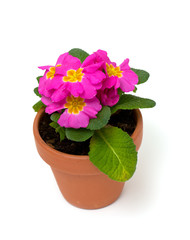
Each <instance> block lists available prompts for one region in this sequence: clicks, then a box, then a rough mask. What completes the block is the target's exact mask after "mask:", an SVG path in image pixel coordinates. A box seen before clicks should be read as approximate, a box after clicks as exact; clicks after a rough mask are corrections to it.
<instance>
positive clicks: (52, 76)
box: [46, 64, 61, 79]
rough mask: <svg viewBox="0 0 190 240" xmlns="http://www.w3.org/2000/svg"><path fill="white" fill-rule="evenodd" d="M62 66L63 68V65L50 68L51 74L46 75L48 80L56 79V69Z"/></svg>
mask: <svg viewBox="0 0 190 240" xmlns="http://www.w3.org/2000/svg"><path fill="white" fill-rule="evenodd" d="M60 66H61V64H57V65H56V66H55V67H50V69H49V72H47V73H46V77H47V79H49V78H50V79H52V78H54V75H55V68H56V67H60Z"/></svg>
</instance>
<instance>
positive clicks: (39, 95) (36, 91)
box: [34, 87, 41, 97]
mask: <svg viewBox="0 0 190 240" xmlns="http://www.w3.org/2000/svg"><path fill="white" fill-rule="evenodd" d="M34 93H35V94H36V96H38V97H41V94H39V92H38V87H36V88H34Z"/></svg>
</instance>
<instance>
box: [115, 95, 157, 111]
mask: <svg viewBox="0 0 190 240" xmlns="http://www.w3.org/2000/svg"><path fill="white" fill-rule="evenodd" d="M155 105H156V103H155V101H153V100H151V99H148V98H141V97H137V96H134V95H130V94H124V95H122V96H121V97H120V99H119V102H118V103H117V104H116V105H115V106H113V107H112V108H111V113H112V114H113V113H115V112H116V111H117V110H119V109H130V110H132V109H138V108H152V107H154V106H155Z"/></svg>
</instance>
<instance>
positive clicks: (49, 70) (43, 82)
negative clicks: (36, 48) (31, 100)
mask: <svg viewBox="0 0 190 240" xmlns="http://www.w3.org/2000/svg"><path fill="white" fill-rule="evenodd" d="M61 65H62V58H60V57H59V58H58V60H57V63H56V65H55V66H50V65H48V66H43V67H39V68H40V69H41V70H46V71H45V73H44V76H43V77H41V78H40V81H39V87H38V91H39V93H40V94H41V95H43V96H46V97H50V96H51V95H52V93H53V90H52V89H51V90H50V89H49V88H48V86H49V84H50V83H51V81H52V79H54V78H60V77H61V76H59V75H56V74H55V71H56V69H57V68H59V67H61Z"/></svg>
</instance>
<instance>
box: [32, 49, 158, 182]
mask: <svg viewBox="0 0 190 240" xmlns="http://www.w3.org/2000/svg"><path fill="white" fill-rule="evenodd" d="M39 68H40V69H41V70H44V71H45V73H44V75H43V76H40V77H37V80H38V83H39V86H38V87H37V88H35V89H34V92H35V94H36V95H37V96H39V97H40V98H41V100H40V101H39V102H37V103H36V104H35V105H34V106H33V108H34V110H35V111H36V112H38V111H39V110H40V109H41V108H42V107H44V108H45V112H46V113H48V114H50V118H51V120H52V122H51V123H50V126H51V127H53V128H54V129H55V131H56V132H57V133H59V134H60V141H63V140H64V138H67V139H69V140H72V141H76V142H83V141H86V140H87V139H89V138H90V151H89V154H88V155H89V158H90V161H91V162H92V163H93V164H94V165H95V166H96V167H97V168H99V169H100V170H101V171H102V172H104V173H105V174H107V175H108V176H109V177H110V178H111V179H113V180H116V181H126V180H128V179H130V178H131V177H132V175H133V173H134V172H135V169H136V163H137V152H136V147H135V144H134V143H133V140H132V138H131V137H130V136H129V135H128V133H127V132H124V131H123V130H121V129H120V128H117V127H113V126H110V125H108V122H109V120H110V117H111V115H112V114H114V113H116V112H117V111H118V110H121V109H128V110H132V109H138V108H151V107H154V106H155V102H154V101H153V100H150V99H146V98H140V97H137V96H135V95H132V94H128V93H129V92H134V93H135V92H136V91H137V87H136V85H137V84H142V83H144V82H146V81H147V80H148V78H149V74H148V73H147V72H146V71H143V70H138V69H134V68H130V67H129V59H126V60H124V61H123V63H122V64H121V65H117V64H116V63H115V62H112V61H111V60H110V59H109V58H108V56H107V53H106V52H105V51H103V50H98V51H96V52H95V53H93V54H91V55H89V54H88V53H86V52H85V51H83V50H81V49H72V50H70V51H69V52H67V53H64V54H62V55H61V56H59V58H58V60H57V62H56V64H55V65H54V66H50V65H48V66H43V67H39ZM126 93H127V94H126Z"/></svg>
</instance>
